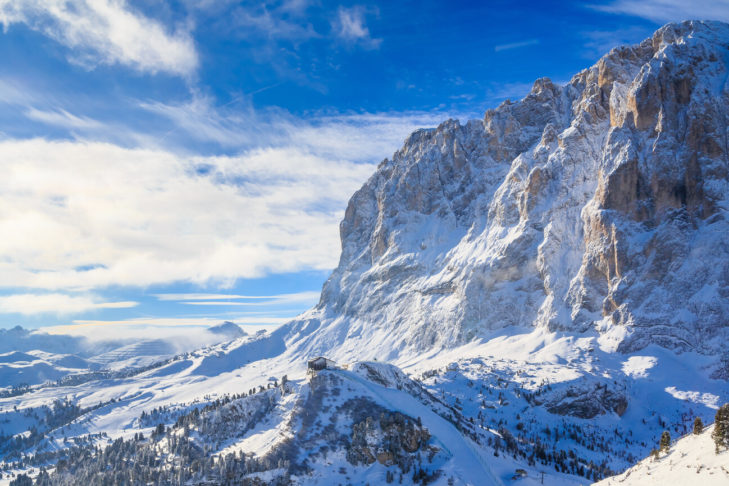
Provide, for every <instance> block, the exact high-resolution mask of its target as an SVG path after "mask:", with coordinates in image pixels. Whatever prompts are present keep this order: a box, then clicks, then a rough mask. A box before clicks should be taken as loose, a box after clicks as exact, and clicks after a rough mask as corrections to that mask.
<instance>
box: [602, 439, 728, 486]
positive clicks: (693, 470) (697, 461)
mask: <svg viewBox="0 0 729 486" xmlns="http://www.w3.org/2000/svg"><path fill="white" fill-rule="evenodd" d="M713 430H714V426H713V425H712V426H710V427H707V428H706V429H705V430H704V431H703V432H702V433H701V434H699V435H693V434H691V435H687V436H686V437H683V438H681V439H679V440H678V441H676V443H675V444H673V445H672V446H671V449H670V450H669V452H668V453H661V454H660V456H659V458H658V459H654V458H653V457H649V458H648V459H644V460H642V461H641V462H640V463H638V464H637V465H636V466H634V467H631V468H630V469H628V470H627V471H625V472H624V473H623V474H620V475H619V476H615V477H611V478H607V479H605V480H603V481H600V482H598V483H596V486H617V485H624V486H631V485H635V486H638V485H640V486H651V485H663V484H687V485H688V484H701V485H702V486H721V485H725V484H729V451H726V450H723V451H721V452H719V453H718V454H717V453H716V452H715V449H714V441H713V440H712V438H711V433H712V432H713Z"/></svg>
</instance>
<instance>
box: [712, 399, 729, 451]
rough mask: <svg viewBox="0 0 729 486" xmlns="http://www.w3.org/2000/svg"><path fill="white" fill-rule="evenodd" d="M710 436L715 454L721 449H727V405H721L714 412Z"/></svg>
mask: <svg viewBox="0 0 729 486" xmlns="http://www.w3.org/2000/svg"><path fill="white" fill-rule="evenodd" d="M711 436H712V437H713V439H714V444H715V445H716V453H717V454H718V453H719V451H720V450H721V449H722V448H724V449H726V448H729V403H726V404H724V405H722V406H721V407H720V408H719V410H717V411H716V417H715V420H714V432H712V434H711Z"/></svg>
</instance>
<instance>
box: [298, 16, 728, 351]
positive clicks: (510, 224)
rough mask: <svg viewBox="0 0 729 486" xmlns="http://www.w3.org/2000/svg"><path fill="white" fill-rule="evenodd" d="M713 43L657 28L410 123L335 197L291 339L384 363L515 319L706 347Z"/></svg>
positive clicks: (714, 37)
mask: <svg viewBox="0 0 729 486" xmlns="http://www.w3.org/2000/svg"><path fill="white" fill-rule="evenodd" d="M728 43H729V25H726V24H723V23H719V22H684V23H681V24H670V25H667V26H665V27H663V28H662V29H660V30H659V31H657V32H656V33H655V34H654V35H653V37H652V38H650V39H647V40H645V41H643V42H642V43H640V44H638V45H635V46H632V47H620V48H616V49H613V50H612V51H610V52H609V53H608V54H607V55H605V56H604V57H603V58H602V59H601V60H600V61H599V62H598V63H597V64H595V65H594V66H593V67H591V68H589V69H586V70H584V71H582V72H580V73H578V74H577V75H575V76H574V77H573V78H572V79H571V80H570V82H569V83H567V84H566V85H564V86H558V85H555V84H554V83H552V82H551V81H549V80H548V79H540V80H537V81H536V82H535V83H534V86H533V88H532V90H531V92H530V93H529V94H528V95H527V97H526V98H524V99H523V100H521V101H519V102H508V101H507V102H504V103H503V104H502V105H500V106H499V107H498V108H496V109H493V110H488V111H487V112H486V114H485V116H484V118H483V119H482V120H471V121H469V122H467V123H465V124H461V123H460V122H458V121H455V120H449V121H447V122H444V123H443V124H441V125H440V126H438V127H437V128H435V129H430V130H419V131H417V132H415V133H413V134H412V135H411V136H410V137H409V138H408V139H407V140H406V142H405V145H404V146H403V148H402V149H400V150H399V151H398V152H396V153H395V154H394V156H393V158H392V159H391V160H385V161H383V162H382V163H381V164H380V165H379V167H378V169H377V172H376V173H375V174H374V175H373V176H372V177H371V178H370V180H368V181H367V183H366V184H365V185H364V186H363V187H362V188H361V189H360V190H359V191H357V193H355V194H354V196H353V197H352V199H351V200H350V202H349V205H348V207H347V210H346V213H345V217H344V220H343V221H342V223H341V238H342V254H341V259H340V263H339V266H338V267H337V269H336V270H335V271H334V272H333V273H332V275H331V277H330V278H329V280H328V281H327V283H326V284H325V286H324V289H323V291H322V296H321V301H320V303H319V305H318V306H317V307H316V308H315V309H314V310H312V311H311V312H309V313H308V314H306V315H304V317H303V318H301V319H300V320H299V321H297V322H294V323H293V324H292V325H291V327H290V331H289V335H288V342H289V344H295V345H296V346H298V347H299V349H302V350H304V351H305V352H306V353H310V354H315V353H317V352H330V353H333V354H334V355H335V356H341V357H343V358H344V357H346V358H347V359H349V358H350V357H353V356H356V357H361V358H368V357H369V358H371V357H381V358H383V359H393V358H395V357H401V356H403V354H407V353H417V352H420V351H422V350H425V349H432V348H443V347H453V346H457V345H460V344H463V343H466V342H469V341H471V340H473V339H477V338H479V337H482V336H487V335H488V334H489V333H490V332H492V331H493V330H495V329H501V328H505V327H508V326H520V327H523V328H539V327H543V328H547V329H550V330H552V331H562V332H569V333H585V332H591V333H595V332H596V333H597V335H598V337H604V338H605V339H603V340H602V341H601V342H602V345H603V346H604V347H606V348H610V347H613V348H615V349H618V350H621V351H633V350H637V349H641V348H643V347H645V346H646V345H648V344H651V343H654V344H658V345H660V346H664V347H667V348H669V349H673V350H677V351H685V350H691V351H697V352H700V353H707V354H711V353H715V352H716V351H717V350H718V349H719V346H720V343H721V342H725V340H726V338H727V337H729V336H728V335H729V331H728V329H729V317H728V316H729V265H726V262H727V261H728V260H729V239H727V238H726V235H727V234H729V223H728V222H727V217H726V216H727V207H729V201H727V197H728V196H727V194H729V157H728V155H727V152H728V147H729V144H728V134H727V119H728V118H727V117H728V116H729V84H727V81H726V79H727V74H728V73H729V72H728V70H727V67H728V65H727V62H728V61H727V44H728ZM314 329H316V330H317V332H312V331H313V330H314Z"/></svg>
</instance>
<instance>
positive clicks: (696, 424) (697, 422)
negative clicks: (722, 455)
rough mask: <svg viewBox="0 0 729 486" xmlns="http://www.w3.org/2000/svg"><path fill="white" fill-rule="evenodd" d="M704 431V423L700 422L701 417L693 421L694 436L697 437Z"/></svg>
mask: <svg viewBox="0 0 729 486" xmlns="http://www.w3.org/2000/svg"><path fill="white" fill-rule="evenodd" d="M703 431H704V422H702V421H701V417H696V418H695V419H694V435H699V434H700V433H701V432H703Z"/></svg>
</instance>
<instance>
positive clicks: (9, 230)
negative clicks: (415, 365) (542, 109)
mask: <svg viewBox="0 0 729 486" xmlns="http://www.w3.org/2000/svg"><path fill="white" fill-rule="evenodd" d="M102 7H103V8H102ZM704 15H705V16H707V17H710V18H713V19H716V20H721V21H727V20H729V2H727V1H720V2H708V1H700V2H696V3H695V4H694V5H691V6H690V7H685V6H684V4H683V2H677V1H669V0H651V1H647V2H638V1H633V0H615V1H607V2H595V3H592V4H590V5H581V4H580V3H579V2H569V3H563V4H561V5H560V7H559V8H550V5H544V4H541V3H538V2H520V3H519V4H516V5H515V4H513V3H509V2H490V3H489V4H488V5H485V4H479V3H478V2H463V3H462V4H461V5H460V6H459V8H455V9H454V8H452V7H449V6H447V5H441V4H439V3H438V2H425V3H422V2H420V3H418V4H417V7H416V6H415V4H410V3H408V4H407V6H405V4H402V3H400V4H398V5H390V4H387V3H384V2H371V3H351V2H345V3H332V2H324V3H322V4H319V3H310V2H308V1H306V0H288V1H279V2H270V3H265V4H262V5H261V4H255V3H245V2H244V3H241V4H236V3H229V2H224V3H215V2H198V3H195V2H186V1H185V2H181V3H179V4H177V3H175V4H173V3H169V4H168V3H164V4H160V5H157V6H152V7H150V6H149V5H143V4H141V3H139V2H100V3H98V4H95V5H87V4H86V3H85V2H84V1H74V2H67V3H66V4H55V3H54V2H45V3H44V2H40V4H36V3H35V2H31V1H18V2H13V3H12V4H10V3H4V4H3V3H0V23H1V24H2V25H3V32H2V33H1V34H0V49H1V50H2V51H1V52H2V54H3V59H4V60H5V69H4V70H3V72H2V73H1V74H0V103H1V104H2V105H3V106H4V110H3V114H2V117H0V159H2V160H3V161H4V162H3V163H4V166H5V168H6V174H5V177H4V180H3V181H2V182H0V193H2V200H1V201H0V202H1V203H2V204H0V208H2V209H0V228H2V230H3V235H4V236H3V238H2V243H0V248H1V250H0V254H2V256H3V258H2V259H0V275H2V276H3V278H2V280H0V286H1V287H2V288H0V329H9V328H13V327H15V326H17V325H20V326H22V327H23V328H26V329H37V328H45V327H48V328H49V330H51V329H58V328H62V329H67V330H69V331H73V332H78V333H80V334H79V335H86V336H92V337H99V336H105V335H106V334H105V333H108V331H109V329H110V328H109V326H112V327H114V328H115V329H116V330H117V331H119V332H127V333H130V335H131V334H133V333H135V332H136V333H140V332H142V333H146V332H149V330H150V329H153V328H156V329H158V330H159V329H174V328H184V327H188V326H191V327H202V326H206V325H212V324H218V323H220V322H223V321H233V322H235V323H237V324H240V325H242V326H244V328H245V326H258V327H260V326H268V327H275V326H277V325H280V324H282V323H284V322H286V321H288V320H290V319H292V318H293V317H295V316H296V315H298V314H300V313H301V312H304V311H306V310H307V309H309V308H311V307H312V306H313V305H315V304H316V302H317V301H318V300H319V292H320V290H321V287H322V285H323V283H324V282H325V280H326V278H327V277H328V276H329V274H330V272H331V271H332V269H333V268H335V266H336V264H337V261H338V258H339V248H340V247H339V234H338V225H339V222H340V221H341V219H342V216H343V214H344V210H345V208H346V204H347V201H348V200H349V198H350V196H351V195H352V194H353V193H354V191H355V190H356V189H358V188H359V187H360V186H361V185H362V183H364V181H365V180H366V179H367V178H368V177H369V176H370V175H371V174H372V173H373V172H374V170H375V167H376V166H377V164H378V163H379V162H380V161H381V160H382V159H384V158H388V157H391V155H392V153H393V152H394V151H396V150H397V149H399V147H400V146H401V145H402V142H403V140H404V139H405V137H406V136H407V135H408V134H409V133H411V132H412V131H413V130H415V129H417V128H420V127H431V126H435V125H437V124H439V123H440V122H442V121H444V120H446V119H447V118H449V117H453V118H458V119H461V120H463V119H471V118H481V117H482V116H483V113H484V112H485V111H486V110H487V109H488V108H493V107H496V106H497V105H498V104H499V103H501V102H503V101H504V100H505V99H521V98H522V97H523V96H525V95H526V94H527V93H528V91H529V89H530V88H531V86H532V84H533V82H534V81H535V80H536V79H538V78H542V77H549V78H551V79H552V80H553V81H554V82H555V83H560V84H561V83H565V82H567V81H568V80H569V79H570V78H571V76H572V75H574V74H576V73H577V72H579V71H581V70H582V69H585V68H588V67H589V66H591V65H593V64H594V63H595V62H596V61H597V60H598V59H599V58H600V57H601V56H602V55H604V54H605V53H606V52H607V51H608V50H609V49H610V48H612V47H615V46H618V45H624V44H635V43H637V42H640V41H641V40H643V39H645V38H647V37H649V36H650V35H651V34H652V33H653V32H654V31H655V30H656V29H658V28H659V27H660V26H661V25H664V24H665V23H668V22H672V21H680V20H684V19H685V16H690V17H703V16H704ZM484 25H486V26H487V28H484ZM74 326H75V328H74ZM74 329H75V331H74Z"/></svg>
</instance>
